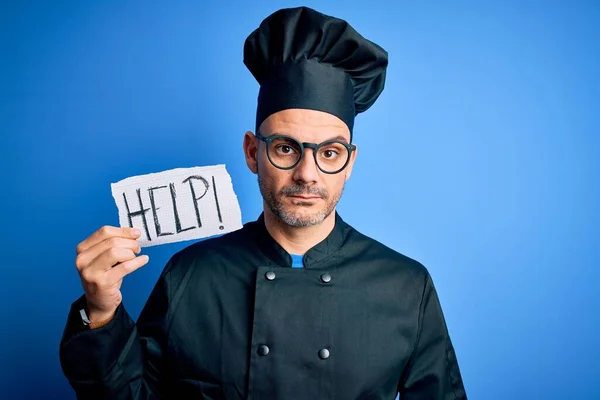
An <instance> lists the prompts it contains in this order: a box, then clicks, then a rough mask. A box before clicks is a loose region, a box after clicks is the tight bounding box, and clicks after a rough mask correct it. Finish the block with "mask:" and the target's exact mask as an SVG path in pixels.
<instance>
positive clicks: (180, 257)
mask: <svg viewBox="0 0 600 400" xmlns="http://www.w3.org/2000/svg"><path fill="white" fill-rule="evenodd" d="M252 225H253V222H249V223H246V224H244V226H243V227H242V228H241V229H238V230H236V231H233V232H229V233H226V234H224V235H221V236H216V237H211V238H208V239H205V240H201V241H199V242H195V243H193V244H191V245H189V246H187V247H185V248H184V249H182V250H180V251H178V252H177V253H175V254H174V255H173V256H172V257H171V258H170V259H169V262H168V264H167V266H166V267H165V270H164V272H163V274H170V275H171V277H172V278H175V279H176V280H177V277H179V278H180V279H181V278H182V277H183V275H185V274H186V273H187V272H189V270H191V269H196V268H197V267H200V266H202V265H208V264H210V265H214V264H215V263H218V262H224V261H226V260H228V259H230V258H234V257H236V256H241V255H242V254H243V253H244V252H245V250H247V249H249V247H250V246H251V240H250V239H251V234H250V231H251V230H252Z"/></svg>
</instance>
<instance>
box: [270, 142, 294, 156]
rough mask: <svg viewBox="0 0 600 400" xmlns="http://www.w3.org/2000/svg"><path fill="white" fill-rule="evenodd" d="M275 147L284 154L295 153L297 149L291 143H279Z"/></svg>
mask: <svg viewBox="0 0 600 400" xmlns="http://www.w3.org/2000/svg"><path fill="white" fill-rule="evenodd" d="M275 149H277V151H278V152H279V153H281V154H284V155H288V154H294V153H296V150H295V149H294V148H293V147H292V146H290V145H287V144H280V145H277V146H276V147H275Z"/></svg>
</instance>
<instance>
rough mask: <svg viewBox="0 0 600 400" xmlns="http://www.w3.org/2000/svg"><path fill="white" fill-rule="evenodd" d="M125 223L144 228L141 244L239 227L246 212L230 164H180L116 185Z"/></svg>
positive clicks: (131, 178)
mask: <svg viewBox="0 0 600 400" xmlns="http://www.w3.org/2000/svg"><path fill="white" fill-rule="evenodd" d="M110 187H111V190H112V195H113V197H114V199H115V202H116V204H117V208H118V209H119V224H120V225H121V227H126V226H127V227H136V228H140V230H141V231H142V236H141V237H140V238H139V239H138V242H139V243H140V246H142V247H148V246H156V245H159V244H164V243H173V242H180V241H183V240H192V239H199V238H204V237H209V236H214V235H218V234H222V233H227V232H231V231H235V230H238V229H240V228H241V227H242V213H241V211H240V205H239V203H238V200H237V196H236V195H235V193H234V191H233V185H232V183H231V177H230V176H229V174H228V173H227V170H226V169H225V165H214V166H208V167H194V168H176V169H171V170H168V171H163V172H158V173H154V174H147V175H138V176H132V177H130V178H126V179H123V180H121V181H119V182H117V183H111V185H110Z"/></svg>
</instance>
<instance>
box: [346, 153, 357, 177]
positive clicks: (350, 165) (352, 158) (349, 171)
mask: <svg viewBox="0 0 600 400" xmlns="http://www.w3.org/2000/svg"><path fill="white" fill-rule="evenodd" d="M357 153H358V146H356V149H355V150H354V151H353V152H352V154H350V161H348V166H347V167H346V169H345V170H344V171H345V172H346V178H345V181H346V182H347V181H348V179H350V175H352V168H353V167H354V161H355V160H356V155H357Z"/></svg>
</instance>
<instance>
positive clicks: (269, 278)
mask: <svg viewBox="0 0 600 400" xmlns="http://www.w3.org/2000/svg"><path fill="white" fill-rule="evenodd" d="M265 278H267V279H268V280H270V281H272V280H273V279H275V272H273V271H269V272H267V273H266V274H265Z"/></svg>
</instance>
